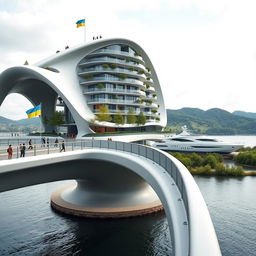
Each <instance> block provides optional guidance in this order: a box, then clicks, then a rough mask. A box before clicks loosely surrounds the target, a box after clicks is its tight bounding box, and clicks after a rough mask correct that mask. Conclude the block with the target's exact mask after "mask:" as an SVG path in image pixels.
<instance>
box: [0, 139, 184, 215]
mask: <svg viewBox="0 0 256 256" xmlns="http://www.w3.org/2000/svg"><path fill="white" fill-rule="evenodd" d="M50 142H51V141H50ZM62 143H63V141H61V142H58V143H45V144H40V143H37V144H32V145H31V147H30V148H29V145H28V144H25V146H26V150H25V157H27V156H37V155H45V154H51V153H57V152H60V151H62V152H63V151H74V150H81V149H85V148H104V149H113V150H119V151H124V152H130V153H133V154H137V155H140V156H143V157H146V158H148V159H150V160H152V161H153V162H155V163H157V164H159V165H160V166H162V167H163V168H164V169H165V170H166V171H167V172H168V173H169V174H170V175H171V177H172V178H173V179H174V181H175V183H176V185H177V186H178V188H179V191H180V193H181V197H182V199H183V201H184V204H185V207H186V210H188V202H187V194H186V191H185V188H184V182H183V179H182V176H181V174H180V172H179V170H178V168H177V166H176V165H175V164H174V163H173V161H172V160H171V159H170V157H168V156H166V153H164V152H162V151H160V150H159V149H154V148H151V147H148V146H144V145H141V144H136V143H126V142H120V141H110V140H96V139H88V140H71V141H68V140H66V141H64V148H65V149H63V145H62ZM22 145H23V144H21V146H22ZM12 148H13V155H12V158H20V157H22V150H21V148H20V145H19V146H13V147H12ZM0 159H2V160H6V159H8V153H7V147H6V148H1V149H0Z"/></svg>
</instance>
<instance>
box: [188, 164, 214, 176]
mask: <svg viewBox="0 0 256 256" xmlns="http://www.w3.org/2000/svg"><path fill="white" fill-rule="evenodd" d="M189 171H190V172H191V174H194V175H212V174H213V171H212V169H211V166H210V165H205V166H200V167H195V168H190V169H189Z"/></svg>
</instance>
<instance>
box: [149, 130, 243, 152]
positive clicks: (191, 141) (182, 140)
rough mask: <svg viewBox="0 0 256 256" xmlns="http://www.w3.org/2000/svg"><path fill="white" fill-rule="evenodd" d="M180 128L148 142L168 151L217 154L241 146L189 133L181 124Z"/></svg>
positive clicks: (234, 149) (231, 150)
mask: <svg viewBox="0 0 256 256" xmlns="http://www.w3.org/2000/svg"><path fill="white" fill-rule="evenodd" d="M182 129H183V132H182V133H180V134H178V135H172V136H168V137H166V139H164V140H162V141H160V142H153V143H150V146H152V147H156V148H158V149H161V150H164V151H168V152H184V153H185V152H186V153H193V152H195V153H219V154H229V153H231V152H233V151H236V150H237V149H239V148H241V147H242V146H243V145H242V144H232V143H228V142H223V141H220V140H217V139H216V138H212V137H209V136H200V135H191V134H190V133H188V131H187V127H186V126H183V127H182Z"/></svg>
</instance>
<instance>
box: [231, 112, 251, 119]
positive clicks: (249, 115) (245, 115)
mask: <svg viewBox="0 0 256 256" xmlns="http://www.w3.org/2000/svg"><path fill="white" fill-rule="evenodd" d="M232 114H234V115H237V116H243V117H249V118H253V119H256V113H252V112H245V111H234V112H233V113H232Z"/></svg>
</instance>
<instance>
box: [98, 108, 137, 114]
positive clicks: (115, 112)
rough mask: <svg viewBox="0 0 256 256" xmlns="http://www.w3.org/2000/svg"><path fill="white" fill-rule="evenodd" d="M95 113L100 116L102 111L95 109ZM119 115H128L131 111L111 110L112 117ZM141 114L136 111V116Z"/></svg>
mask: <svg viewBox="0 0 256 256" xmlns="http://www.w3.org/2000/svg"><path fill="white" fill-rule="evenodd" d="M93 113H94V114H98V113H100V111H99V110H98V109H95V110H93ZM117 113H118V114H119V113H120V114H121V115H127V114H128V113H129V110H117V109H110V110H109V113H108V114H110V115H112V114H117ZM139 113H140V111H134V115H139Z"/></svg>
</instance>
